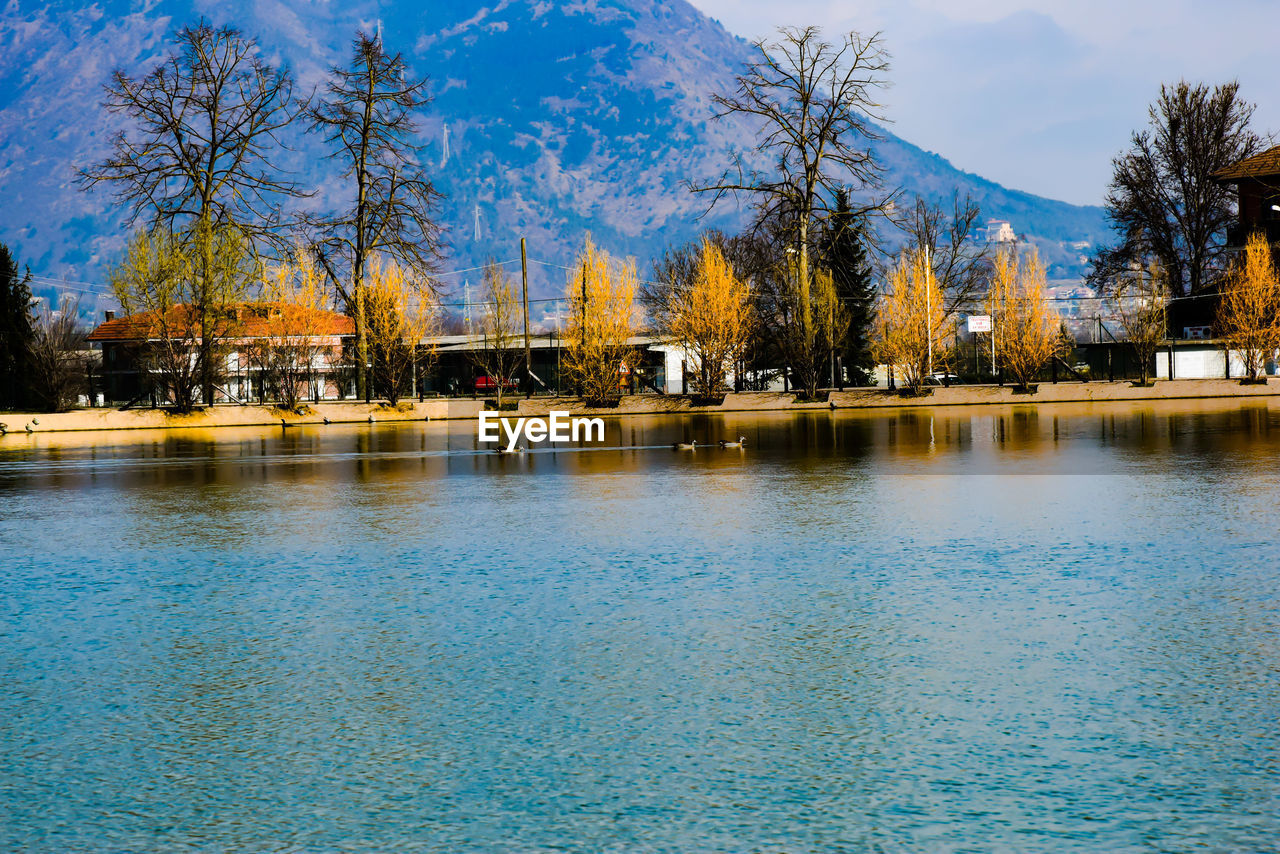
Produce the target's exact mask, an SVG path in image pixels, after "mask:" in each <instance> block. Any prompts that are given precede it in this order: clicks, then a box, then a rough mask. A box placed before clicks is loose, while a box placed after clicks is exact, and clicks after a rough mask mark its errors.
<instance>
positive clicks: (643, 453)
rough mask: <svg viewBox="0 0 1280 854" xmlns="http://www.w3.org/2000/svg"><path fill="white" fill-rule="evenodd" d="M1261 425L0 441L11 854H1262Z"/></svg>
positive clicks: (1209, 419) (1276, 653)
mask: <svg viewBox="0 0 1280 854" xmlns="http://www.w3.org/2000/svg"><path fill="white" fill-rule="evenodd" d="M1275 417H1276V415H1275V413H1274V412H1273V410H1272V408H1271V407H1270V406H1269V405H1267V404H1266V403H1256V404H1255V403H1251V404H1249V405H1244V406H1240V405H1236V404H1209V403H1179V402H1167V403H1161V404H1155V405H1149V406H1140V407H1111V408H1108V407H1104V406H1097V407H1086V406H1077V407H1072V406H1063V407H1044V408H1041V409H1039V410H1036V409H1031V408H1028V407H1006V408H998V409H991V408H982V409H977V408H975V409H937V410H904V411H901V412H888V413H878V414H875V413H872V414H867V413H848V412H816V413H811V414H805V415H803V416H787V415H780V414H761V415H750V414H725V415H720V416H698V417H696V418H691V419H689V420H687V421H674V420H669V419H663V418H628V419H621V420H618V421H612V422H610V424H609V430H608V433H607V444H608V445H610V446H611V447H609V448H606V449H593V448H589V447H581V448H559V449H551V448H547V447H535V448H534V449H532V450H531V451H530V452H528V453H525V454H520V455H513V456H500V455H496V454H492V453H482V452H478V451H477V448H476V443H475V435H474V425H471V424H463V423H458V424H421V423H419V424H409V425H377V426H374V427H369V426H365V425H360V426H348V427H342V428H337V427H336V425H335V426H334V427H330V428H300V429H296V430H295V429H290V430H288V431H283V430H281V431H259V430H244V431H228V432H217V433H208V434H201V433H196V432H191V433H184V434H181V435H174V434H155V435H139V436H137V437H136V441H134V442H132V443H130V444H128V445H121V446H118V447H117V446H105V445H100V444H94V442H92V441H90V440H89V439H88V437H79V438H76V439H73V440H72V441H69V442H66V443H61V444H51V443H52V441H53V440H52V439H51V438H49V437H42V436H39V435H37V436H35V437H25V436H24V437H21V438H20V439H19V440H17V442H11V441H9V440H7V439H6V440H5V442H4V443H3V444H0V559H2V562H3V564H4V565H5V566H6V568H7V570H8V571H7V572H6V573H4V574H0V677H2V678H3V679H4V682H5V685H6V691H5V692H4V693H3V694H0V767H3V768H4V769H5V774H4V779H5V786H3V787H0V811H3V812H4V814H5V816H6V820H5V821H4V822H3V823H0V849H4V850H132V849H137V850H154V849H161V850H211V849H213V850H222V849H277V848H278V849H286V850H288V849H299V850H369V849H377V850H424V851H450V852H454V851H494V850H513V849H514V850H522V851H526V850H527V851H539V850H547V851H550V850H559V851H565V850H568V851H595V850H609V849H613V850H627V851H633V850H634V851H641V850H667V851H688V850H697V851H743V850H824V851H828V850H829V851H839V850H849V851H864V850H877V849H879V850H897V849H910V850H933V849H944V850H958V849H970V850H990V849H997V850H1001V849H1002V850H1064V849H1067V850H1070V849H1076V850H1139V849H1143V850H1145V849H1153V850H1184V849H1188V848H1191V847H1194V846H1197V845H1199V846H1204V847H1207V848H1211V849H1218V850H1260V849H1265V848H1267V847H1268V846H1269V845H1270V844H1271V842H1272V841H1273V840H1274V839H1275V838H1276V836H1277V834H1278V833H1280V822H1278V821H1277V818H1276V816H1277V815H1280V809H1277V806H1280V805H1278V804H1277V803H1276V792H1277V787H1276V776H1275V774H1276V768H1277V767H1280V735H1277V733H1276V730H1275V727H1274V723H1273V720H1274V710H1275V708H1276V707H1277V705H1278V704H1280V679H1278V678H1277V673H1280V669H1278V668H1277V661H1278V658H1280V637H1278V634H1277V624H1276V621H1275V613H1276V609H1277V605H1280V602H1278V601H1277V600H1278V599H1280V597H1278V596H1277V592H1276V587H1275V584H1274V583H1273V578H1272V577H1273V575H1274V566H1275V563H1276V560H1277V559H1278V558H1280V549H1278V548H1277V547H1276V546H1275V545H1274V542H1273V540H1274V538H1273V537H1272V535H1271V529H1272V526H1273V524H1274V522H1273V519H1274V515H1275V507H1276V499H1277V489H1276V486H1275V478H1274V474H1275V470H1274V469H1275V459H1276V437H1277V436H1280V431H1277V430H1276V429H1275ZM739 435H744V436H746V437H747V447H746V448H745V449H742V450H732V451H730V450H721V449H719V448H716V447H708V448H706V449H705V450H703V449H699V450H697V451H695V452H692V453H689V452H685V453H676V452H673V451H671V450H670V443H671V442H673V441H676V440H683V439H686V438H688V439H694V438H696V439H697V440H698V441H699V442H703V441H705V442H707V443H713V442H714V441H715V440H716V439H719V438H730V437H736V436H739ZM903 475H908V476H903Z"/></svg>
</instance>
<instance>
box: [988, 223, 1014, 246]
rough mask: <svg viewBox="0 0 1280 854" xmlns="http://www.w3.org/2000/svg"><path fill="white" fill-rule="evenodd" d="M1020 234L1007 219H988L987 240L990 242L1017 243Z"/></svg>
mask: <svg viewBox="0 0 1280 854" xmlns="http://www.w3.org/2000/svg"><path fill="white" fill-rule="evenodd" d="M1017 240H1018V235H1017V234H1015V233H1014V230H1013V226H1012V225H1010V224H1009V221H1008V220H1005V219H989V220H987V242H988V243H1016V242H1017Z"/></svg>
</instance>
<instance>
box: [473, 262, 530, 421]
mask: <svg viewBox="0 0 1280 854" xmlns="http://www.w3.org/2000/svg"><path fill="white" fill-rule="evenodd" d="M481 299H482V300H483V302H484V307H483V310H482V312H481V315H480V334H481V336H482V339H483V340H482V342H481V347H480V348H479V349H477V350H475V351H473V354H474V355H473V358H474V360H475V362H476V366H477V367H479V368H480V370H482V371H484V374H485V376H486V377H489V378H490V379H491V380H492V381H493V382H494V385H495V386H496V390H497V397H498V409H499V410H501V409H502V392H503V390H504V387H505V386H506V385H507V383H508V382H510V381H511V378H512V377H513V376H514V375H515V373H516V370H517V369H518V368H519V367H520V365H521V364H523V362H524V348H523V347H524V345H523V343H522V342H523V333H524V315H523V314H522V312H521V309H520V303H519V302H518V301H517V300H516V293H515V289H514V288H513V287H512V284H511V279H510V278H509V277H508V276H507V274H506V273H505V272H504V271H503V269H502V267H500V266H499V265H498V264H497V263H496V262H494V261H490V262H489V263H488V264H486V265H485V268H484V291H483V296H482V297H481Z"/></svg>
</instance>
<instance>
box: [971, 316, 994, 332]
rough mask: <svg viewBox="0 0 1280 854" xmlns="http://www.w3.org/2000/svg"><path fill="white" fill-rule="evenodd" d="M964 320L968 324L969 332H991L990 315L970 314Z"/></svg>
mask: <svg viewBox="0 0 1280 854" xmlns="http://www.w3.org/2000/svg"><path fill="white" fill-rule="evenodd" d="M966 320H967V322H968V324H969V331H970V332H990V331H991V315H989V314H971V315H969V317H968V318H966Z"/></svg>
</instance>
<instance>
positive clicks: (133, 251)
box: [111, 224, 260, 411]
mask: <svg viewBox="0 0 1280 854" xmlns="http://www.w3.org/2000/svg"><path fill="white" fill-rule="evenodd" d="M259 276H260V265H259V263H258V258H257V257H256V255H255V254H254V252H253V247H252V245H251V244H250V242H249V240H248V238H247V237H246V236H245V234H244V233H243V232H242V231H240V230H239V229H238V228H236V227H235V226H230V225H228V226H216V227H215V226H206V225H203V224H202V225H201V226H200V227H199V228H197V229H196V230H195V231H194V232H193V233H192V234H190V235H187V236H186V237H185V238H179V237H175V236H173V235H170V234H169V233H168V232H166V231H164V230H163V229H158V228H157V229H154V230H151V231H139V232H137V233H136V234H135V235H134V236H133V237H132V238H131V239H130V241H129V244H128V246H126V247H125V252H124V257H123V258H122V259H121V261H120V263H119V264H117V265H116V266H115V267H114V268H113V269H112V271H111V290H112V293H114V295H115V297H116V299H117V300H119V302H120V307H121V308H123V309H124V311H125V313H126V314H127V315H131V316H141V317H142V318H143V319H145V324H146V327H145V330H144V332H145V335H146V339H147V343H146V345H145V346H144V347H142V349H141V352H140V354H139V355H140V359H141V361H142V364H143V365H144V366H145V367H147V368H148V369H149V370H148V374H149V375H150V376H154V377H155V378H156V379H157V380H158V382H159V385H160V386H161V389H160V390H161V392H162V394H163V395H164V396H166V397H167V398H168V399H169V400H170V401H171V402H172V403H173V405H174V406H175V407H176V408H177V409H180V410H184V411H185V410H190V409H191V408H193V407H194V406H195V404H196V400H197V399H198V396H199V392H201V391H202V390H203V387H204V386H206V385H207V387H208V393H207V394H206V395H204V399H206V400H211V395H212V389H213V384H214V383H216V382H217V381H218V380H220V379H221V376H222V373H223V371H224V369H225V367H226V359H225V354H226V345H227V341H228V339H230V338H233V337H235V336H236V334H237V330H238V328H239V322H240V317H239V314H238V312H237V310H236V309H237V306H238V304H239V303H240V302H241V301H242V300H243V299H244V297H245V295H246V294H247V293H248V291H249V288H250V286H251V284H252V283H254V282H256V281H258V279H259Z"/></svg>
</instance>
